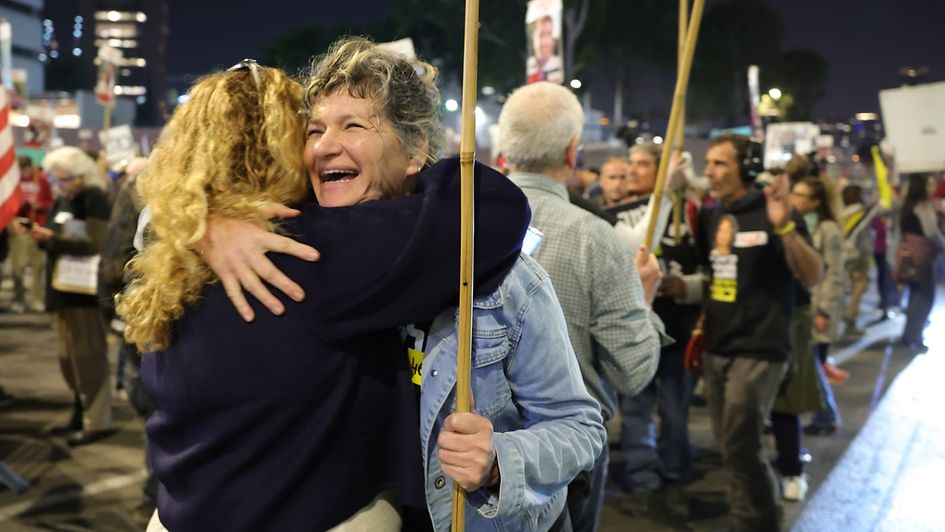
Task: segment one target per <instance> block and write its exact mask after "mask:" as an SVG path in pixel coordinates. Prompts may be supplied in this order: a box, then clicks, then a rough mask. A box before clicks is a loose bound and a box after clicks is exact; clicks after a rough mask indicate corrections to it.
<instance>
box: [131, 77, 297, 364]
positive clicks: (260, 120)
mask: <svg viewBox="0 0 945 532" xmlns="http://www.w3.org/2000/svg"><path fill="white" fill-rule="evenodd" d="M254 76H255V77H254ZM256 79H258V83H259V89H257V88H256V86H255V83H256ZM301 94H302V91H301V87H299V84H298V83H297V82H295V81H294V80H292V79H290V78H289V77H288V76H286V75H285V74H284V73H282V72H281V71H279V70H276V69H272V68H258V67H256V68H255V70H254V71H253V73H252V75H248V74H247V73H246V72H225V73H220V74H212V75H210V76H207V77H205V78H203V79H201V80H199V81H198V82H197V83H196V84H195V85H194V88H193V89H192V90H191V91H190V101H189V102H188V103H187V104H185V105H181V106H180V108H179V110H178V111H177V112H176V113H175V114H174V118H173V119H172V120H171V122H170V123H169V124H168V126H167V127H166V128H165V130H164V131H163V133H162V134H161V138H160V147H159V149H156V150H155V152H154V154H153V155H152V156H151V157H150V163H149V168H148V170H147V172H146V173H145V174H144V175H143V176H142V177H141V178H139V180H138V190H139V191H140V193H141V196H142V197H143V198H145V200H146V201H147V203H148V208H149V209H150V212H151V222H150V228H151V231H153V233H154V235H155V236H156V238H155V239H154V242H153V243H152V244H151V245H149V246H148V247H147V248H146V249H145V250H144V251H143V252H142V253H141V254H140V255H138V257H137V258H136V259H134V261H133V263H132V265H133V266H132V269H133V271H134V272H135V273H136V274H137V275H138V276H139V277H140V280H139V281H137V282H136V283H135V284H134V290H133V291H132V292H130V293H129V296H128V297H125V298H124V299H123V301H122V303H121V312H122V313H123V314H125V315H128V316H130V317H131V319H130V320H129V321H128V327H127V329H126V330H125V337H126V338H127V339H128V341H129V342H131V343H135V344H138V346H139V347H140V348H141V349H142V350H146V351H154V350H159V349H164V348H166V347H167V345H168V341H169V339H170V327H171V323H172V322H173V321H174V320H176V319H177V318H179V317H180V316H181V315H182V314H183V312H184V308H185V306H186V305H188V304H191V303H193V302H195V301H196V300H197V298H198V296H199V295H200V292H201V291H202V290H203V287H204V285H205V284H206V283H207V282H208V281H210V280H211V277H212V273H211V271H210V269H209V268H207V266H206V264H205V263H204V262H203V260H202V259H201V258H200V256H199V255H198V254H197V253H196V252H195V251H194V249H193V248H194V245H195V244H196V243H197V242H198V241H200V239H201V238H203V235H204V233H205V231H206V220H207V217H208V216H215V215H216V216H226V217H231V218H237V219H243V220H248V221H252V222H254V223H256V224H258V225H260V226H262V227H267V228H269V227H271V224H270V223H269V222H268V221H267V220H266V218H265V216H264V215H263V214H262V213H263V212H264V211H265V207H266V206H267V205H268V204H269V203H272V202H276V203H284V204H298V203H300V202H301V201H302V200H303V199H305V198H306V197H307V196H308V195H309V194H310V187H309V183H308V180H307V179H306V176H305V169H304V168H303V166H302V156H301V154H302V147H303V146H304V143H305V136H304V122H303V119H302V116H301V115H300V114H299V113H298V111H297V110H296V109H297V108H298V106H299V105H300V102H301ZM257 102H258V103H257ZM264 111H265V112H264ZM191 124H201V127H199V128H195V127H191Z"/></svg>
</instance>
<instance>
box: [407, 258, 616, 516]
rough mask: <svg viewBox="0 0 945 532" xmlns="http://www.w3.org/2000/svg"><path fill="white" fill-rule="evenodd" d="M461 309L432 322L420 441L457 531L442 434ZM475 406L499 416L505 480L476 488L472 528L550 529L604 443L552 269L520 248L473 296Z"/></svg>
mask: <svg viewBox="0 0 945 532" xmlns="http://www.w3.org/2000/svg"><path fill="white" fill-rule="evenodd" d="M456 321H457V313H456V309H451V310H448V311H446V312H444V313H442V314H440V315H439V316H438V317H437V318H436V319H435V320H434V322H433V324H432V326H431V329H430V335H429V338H428V341H427V353H426V355H425V357H424V360H423V380H422V394H421V398H420V441H421V446H422V449H423V459H424V460H423V462H424V469H425V478H426V497H427V507H428V509H429V512H430V515H431V516H432V518H433V524H434V527H435V529H436V530H437V531H445V530H449V529H450V521H451V511H452V508H451V497H452V489H453V488H452V480H451V479H450V478H449V477H448V476H446V475H444V474H443V472H442V471H441V468H440V462H439V458H438V457H437V453H436V450H437V444H436V441H437V436H438V435H439V433H440V429H441V428H442V425H443V421H444V420H445V419H446V417H447V416H448V415H449V414H450V413H452V411H453V409H454V407H455V404H456V402H455V401H456V400H455V384H456V351H457V336H456ZM471 382H472V392H473V402H474V411H475V412H476V413H477V414H479V415H481V416H484V417H486V418H488V419H489V421H490V422H492V425H493V428H494V430H495V434H494V436H493V442H492V443H493V447H494V448H495V451H496V460H497V461H498V464H499V471H500V474H501V482H500V485H499V487H498V489H497V490H496V488H481V489H479V490H477V491H475V492H473V493H469V494H468V497H467V505H466V530H470V531H483V530H507V531H515V532H518V531H524V530H547V529H548V528H549V527H550V526H551V525H552V524H553V523H554V522H555V520H556V519H557V518H558V516H559V515H560V514H561V512H562V511H563V510H564V508H565V499H566V497H567V485H568V482H570V481H571V480H572V479H573V478H574V477H575V476H576V475H577V474H578V473H579V472H580V471H583V470H588V469H591V467H592V466H593V465H594V461H595V460H596V459H597V456H598V455H599V454H600V452H601V449H602V448H603V445H605V441H606V433H605V431H604V426H603V420H602V418H601V413H600V412H601V410H600V405H598V403H597V402H596V401H595V400H594V399H593V398H591V396H590V395H589V394H588V393H587V389H586V388H585V386H584V382H583V379H582V377H581V372H580V369H579V368H578V363H577V358H576V357H575V355H574V351H573V349H572V347H571V342H570V341H569V340H568V331H567V327H566V325H565V322H564V315H563V313H562V311H561V306H560V305H559V304H558V300H557V297H556V296H555V292H554V289H553V288H552V286H551V281H550V279H549V278H548V274H547V273H546V272H545V271H544V270H543V269H542V268H541V266H539V265H538V263H537V262H535V260H533V259H532V258H530V257H528V256H526V255H521V256H520V257H519V259H518V262H517V263H516V265H515V266H514V267H513V268H512V271H511V272H510V273H509V274H508V276H507V277H506V279H505V280H504V281H503V283H502V285H501V286H500V287H499V289H498V290H496V291H495V292H493V293H492V294H491V295H489V296H486V297H481V298H478V299H476V300H474V301H473V350H472V381H471Z"/></svg>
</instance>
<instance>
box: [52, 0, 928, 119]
mask: <svg viewBox="0 0 945 532" xmlns="http://www.w3.org/2000/svg"><path fill="white" fill-rule="evenodd" d="M456 1H460V0H456ZM592 1H593V0H592ZM624 1H632V0H624ZM667 1H669V0H667ZM765 1H766V2H767V3H768V4H769V5H770V6H771V7H772V8H774V9H775V10H776V11H777V12H778V13H779V14H780V15H781V17H782V19H783V20H784V25H785V32H784V38H783V48H784V49H790V48H806V49H810V50H814V51H817V52H819V53H820V54H821V55H822V56H824V58H825V59H826V60H827V62H828V64H829V68H830V70H829V78H828V83H827V95H826V96H825V97H824V98H823V99H822V100H821V101H820V103H819V105H818V106H817V108H816V111H815V113H816V115H818V117H830V118H843V117H849V116H850V115H852V114H853V113H856V112H864V111H879V99H878V95H877V94H878V91H879V90H881V89H884V88H890V87H896V86H898V85H899V84H900V79H901V78H900V76H899V69H900V67H902V66H903V65H910V66H917V65H924V66H928V67H929V75H928V77H927V79H926V81H943V80H945V27H943V23H945V2H943V1H941V0H898V1H896V0H765ZM712 3H713V0H708V5H707V8H708V7H709V6H711V4H712ZM76 4H77V2H75V1H74V0H47V1H46V5H47V8H46V10H47V12H48V14H49V16H51V17H52V18H53V20H54V21H55V23H56V28H57V30H58V31H57V33H58V34H61V32H62V31H63V30H64V29H65V28H69V27H70V26H71V18H72V17H73V16H74V15H75V14H76V12H77V7H76ZM168 4H169V6H170V10H171V20H170V38H169V42H168V56H167V66H168V73H169V74H171V75H175V74H202V73H204V72H207V71H209V70H212V69H213V68H215V67H218V66H228V65H230V64H233V63H236V62H237V61H239V60H240V59H242V58H244V57H261V55H262V53H261V52H260V50H259V47H260V45H262V44H264V43H266V42H268V41H270V40H272V39H273V38H274V37H276V36H278V35H280V34H282V33H283V32H285V31H286V30H289V29H291V28H295V27H301V26H307V25H310V24H312V23H314V22H325V23H326V24H334V23H350V24H352V25H354V26H357V25H359V24H362V23H369V22H373V21H377V20H378V19H382V18H384V17H386V16H387V15H388V11H389V7H388V1H387V0H356V1H348V2H343V1H342V2H339V1H331V2H312V1H307V2H302V1H298V0H263V1H261V2H253V3H251V4H250V5H253V6H254V7H253V8H251V9H235V8H233V4H234V2H231V1H230V0H200V1H193V0H169V2H168ZM244 5H245V4H244Z"/></svg>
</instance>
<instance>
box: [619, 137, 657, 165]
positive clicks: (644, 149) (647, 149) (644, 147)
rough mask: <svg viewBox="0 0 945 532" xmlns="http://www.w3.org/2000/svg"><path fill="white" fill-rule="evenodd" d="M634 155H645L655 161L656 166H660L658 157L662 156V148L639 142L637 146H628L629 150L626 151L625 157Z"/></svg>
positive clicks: (653, 143)
mask: <svg viewBox="0 0 945 532" xmlns="http://www.w3.org/2000/svg"><path fill="white" fill-rule="evenodd" d="M634 153H645V154H647V155H649V156H651V157H653V159H654V160H655V161H656V164H660V157H661V156H662V155H663V148H662V147H661V146H660V145H659V144H657V143H655V142H651V141H646V142H641V143H639V144H634V145H633V146H630V149H629V150H627V155H628V156H630V155H633V154H634Z"/></svg>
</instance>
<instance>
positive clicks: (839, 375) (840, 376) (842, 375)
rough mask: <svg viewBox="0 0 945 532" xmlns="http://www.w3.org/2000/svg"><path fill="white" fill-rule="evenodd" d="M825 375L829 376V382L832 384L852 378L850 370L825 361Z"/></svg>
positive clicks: (841, 382)
mask: <svg viewBox="0 0 945 532" xmlns="http://www.w3.org/2000/svg"><path fill="white" fill-rule="evenodd" d="M823 368H824V375H826V377H827V382H829V383H830V384H833V385H836V384H843V383H845V382H847V379H849V378H850V372H849V371H846V370H843V369H840V368H838V367H837V366H834V365H833V364H831V363H830V362H824V365H823Z"/></svg>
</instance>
